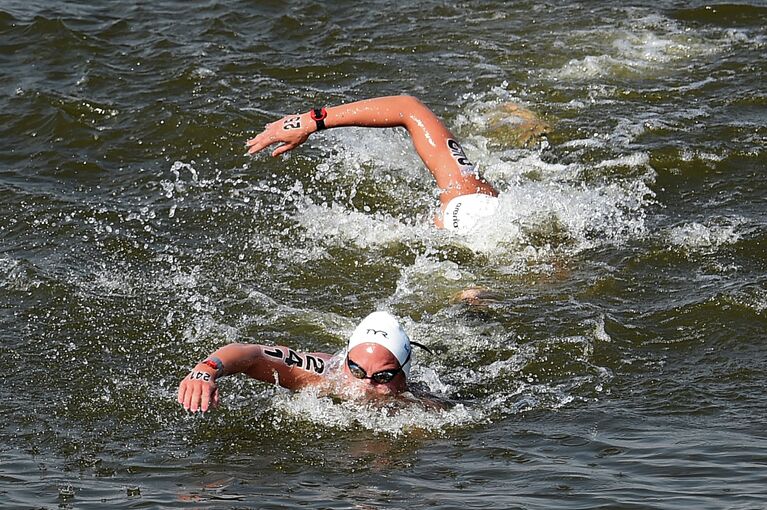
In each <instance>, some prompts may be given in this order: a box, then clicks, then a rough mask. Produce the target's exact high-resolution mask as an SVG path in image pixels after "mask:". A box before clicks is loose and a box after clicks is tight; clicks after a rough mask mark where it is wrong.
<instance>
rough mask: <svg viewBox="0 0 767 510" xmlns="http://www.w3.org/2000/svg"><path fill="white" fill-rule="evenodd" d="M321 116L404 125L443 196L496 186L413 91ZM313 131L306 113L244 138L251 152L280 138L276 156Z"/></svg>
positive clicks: (337, 121) (341, 123)
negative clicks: (250, 137)
mask: <svg viewBox="0 0 767 510" xmlns="http://www.w3.org/2000/svg"><path fill="white" fill-rule="evenodd" d="M326 110H327V117H326V118H325V119H324V122H325V126H326V127H327V128H335V127H345V126H360V127H404V128H405V129H407V131H408V133H409V134H410V136H411V138H412V140H413V145H414V146H415V149H416V152H417V153H418V155H419V156H420V157H421V159H422V160H423V162H424V164H425V165H426V167H427V168H428V169H429V171H430V172H431V174H432V175H433V176H434V179H435V180H436V181H437V186H438V187H439V188H440V190H441V192H442V194H441V200H442V202H443V203H447V202H448V201H449V200H450V199H452V198H453V197H455V196H458V195H464V194H467V193H487V194H490V195H496V194H497V192H496V191H495V189H493V187H492V186H491V185H490V184H489V183H488V182H487V181H485V180H484V179H482V178H480V177H479V175H477V172H476V171H475V170H474V165H472V164H471V163H470V162H469V161H468V159H467V158H466V156H465V154H464V153H463V150H462V149H461V146H460V144H459V143H458V141H457V140H456V138H455V136H453V134H452V133H451V132H450V131H449V130H448V129H447V127H446V126H445V125H444V124H443V123H442V121H441V120H440V119H439V117H437V116H436V115H435V114H434V112H432V111H431V110H430V109H429V108H428V107H427V106H426V105H424V104H423V103H422V102H421V101H419V100H418V99H416V98H414V97H412V96H388V97H379V98H374V99H365V100H363V101H357V102H354V103H349V104H345V105H339V106H331V107H328V108H327V109H326ZM315 131H317V124H316V122H315V121H314V120H312V118H311V116H310V114H309V113H308V112H307V113H304V114H301V115H289V116H287V117H284V118H282V119H280V120H278V121H277V122H274V123H272V124H269V125H268V126H267V127H266V129H265V130H264V131H263V132H262V133H260V134H259V135H257V136H256V137H255V138H253V139H251V140H249V141H248V142H247V146H248V152H249V153H250V154H253V153H256V152H259V151H261V150H263V149H264V148H266V147H268V146H270V145H272V144H275V143H281V145H280V146H278V147H277V148H276V149H275V150H274V151H273V152H272V156H278V155H280V154H283V153H285V152H287V151H289V150H292V149H294V148H295V147H298V146H299V145H300V144H302V143H303V142H305V141H306V140H307V139H308V138H309V135H311V134H312V133H314V132H315Z"/></svg>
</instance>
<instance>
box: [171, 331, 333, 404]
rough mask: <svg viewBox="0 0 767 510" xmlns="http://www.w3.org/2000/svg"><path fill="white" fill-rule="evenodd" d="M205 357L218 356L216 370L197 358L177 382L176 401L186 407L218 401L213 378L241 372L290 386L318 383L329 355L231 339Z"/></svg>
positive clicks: (324, 371)
mask: <svg viewBox="0 0 767 510" xmlns="http://www.w3.org/2000/svg"><path fill="white" fill-rule="evenodd" d="M207 359H214V360H215V359H217V360H219V361H220V362H221V368H220V369H219V370H218V371H217V370H216V369H215V368H213V367H211V366H209V365H206V364H205V363H203V362H200V363H198V364H197V366H195V367H194V369H192V371H191V372H190V373H189V375H187V376H186V377H185V378H184V379H183V380H182V381H181V383H180V384H179V388H178V402H179V403H180V404H181V405H182V406H183V407H184V409H186V410H188V411H192V412H195V411H197V410H198V409H199V410H201V411H202V412H205V411H207V410H208V408H209V407H210V406H211V405H214V406H216V405H218V403H219V393H218V385H217V384H216V380H217V379H219V378H220V377H224V376H227V375H233V374H239V373H244V374H246V375H248V376H250V377H252V378H254V379H258V380H260V381H265V382H270V383H276V384H279V385H280V386H283V387H285V388H288V389H292V390H296V389H300V388H302V387H304V386H308V385H312V384H318V383H319V382H321V381H322V380H323V379H324V377H325V375H326V373H327V370H328V362H329V361H330V359H331V356H330V355H329V354H325V353H299V352H295V351H293V350H292V349H289V348H287V347H281V346H266V345H258V344H238V343H233V344H228V345H225V346H224V347H221V348H220V349H218V350H217V351H215V352H213V353H212V354H211V355H210V356H209V357H208V358H207ZM217 372H219V373H218V374H217Z"/></svg>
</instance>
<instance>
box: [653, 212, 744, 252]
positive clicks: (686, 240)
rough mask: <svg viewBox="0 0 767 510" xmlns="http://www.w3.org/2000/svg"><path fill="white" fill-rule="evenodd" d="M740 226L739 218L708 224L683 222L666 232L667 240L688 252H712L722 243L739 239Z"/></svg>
mask: <svg viewBox="0 0 767 510" xmlns="http://www.w3.org/2000/svg"><path fill="white" fill-rule="evenodd" d="M720 221H721V220H720ZM740 226H741V220H737V219H736V220H731V219H725V220H724V221H723V222H722V223H716V224H710V225H704V224H702V223H697V222H691V223H684V224H682V225H679V226H676V227H674V228H672V229H671V230H670V231H669V232H668V240H669V242H670V243H671V244H672V245H673V246H676V247H679V248H682V249H684V250H687V251H690V252H712V251H716V250H717V249H718V248H720V247H721V246H723V245H728V244H734V243H736V242H737V241H738V240H739V239H740V233H739V232H738V229H739V227H740Z"/></svg>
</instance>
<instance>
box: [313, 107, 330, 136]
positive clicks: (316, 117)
mask: <svg viewBox="0 0 767 510" xmlns="http://www.w3.org/2000/svg"><path fill="white" fill-rule="evenodd" d="M309 116H310V117H311V118H312V120H313V121H314V122H316V123H317V131H321V130H323V129H325V117H327V116H328V112H327V110H325V108H324V107H323V108H313V109H312V111H310V112H309Z"/></svg>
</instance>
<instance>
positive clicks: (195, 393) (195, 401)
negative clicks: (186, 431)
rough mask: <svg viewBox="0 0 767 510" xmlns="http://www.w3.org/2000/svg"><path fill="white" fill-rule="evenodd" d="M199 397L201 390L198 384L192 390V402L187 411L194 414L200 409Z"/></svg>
mask: <svg viewBox="0 0 767 510" xmlns="http://www.w3.org/2000/svg"><path fill="white" fill-rule="evenodd" d="M200 395H202V390H201V388H200V385H199V384H195V385H194V388H193V389H192V402H191V405H190V406H189V410H190V411H192V412H193V413H196V412H197V410H198V409H199V408H200Z"/></svg>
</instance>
